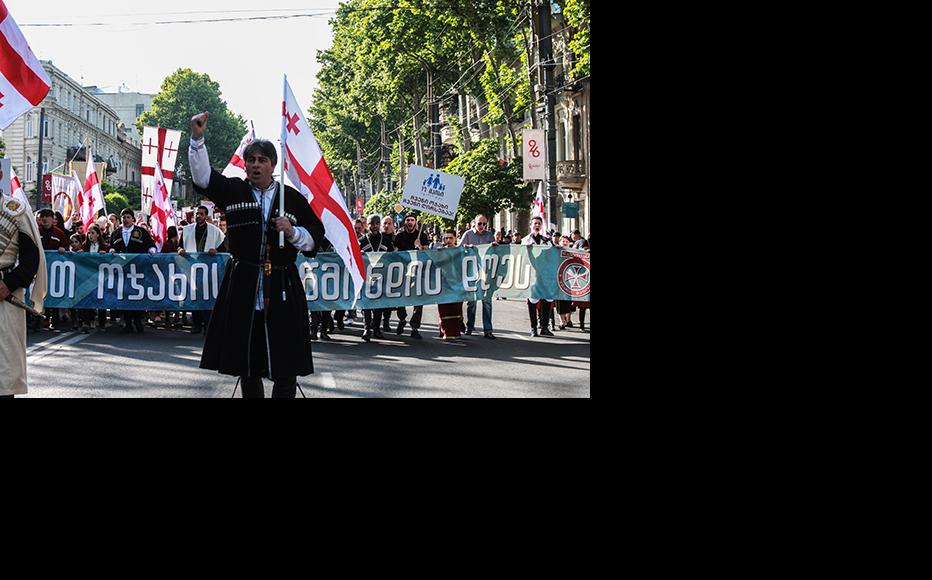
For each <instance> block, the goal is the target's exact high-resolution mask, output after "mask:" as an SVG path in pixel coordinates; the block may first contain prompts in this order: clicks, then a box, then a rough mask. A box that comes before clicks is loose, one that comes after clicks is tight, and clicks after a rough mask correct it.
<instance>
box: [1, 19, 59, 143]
mask: <svg viewBox="0 0 932 580" xmlns="http://www.w3.org/2000/svg"><path fill="white" fill-rule="evenodd" d="M51 87H52V81H51V80H50V79H49V75H48V74H46V72H45V69H44V68H42V64H41V63H40V62H39V59H38V58H36V55H35V54H33V53H32V49H30V48H29V45H28V44H27V43H26V38H25V37H24V36H23V33H22V32H20V30H19V26H17V25H16V21H15V20H13V17H12V16H11V15H10V12H9V10H7V8H6V4H4V3H3V0H0V131H2V130H4V129H6V128H7V127H9V126H10V125H12V124H13V122H14V121H16V119H19V118H20V117H21V116H23V115H24V114H25V113H26V112H27V111H29V110H31V109H32V108H33V107H36V106H38V105H39V103H41V102H42V100H43V99H45V95H47V94H49V89H51Z"/></svg>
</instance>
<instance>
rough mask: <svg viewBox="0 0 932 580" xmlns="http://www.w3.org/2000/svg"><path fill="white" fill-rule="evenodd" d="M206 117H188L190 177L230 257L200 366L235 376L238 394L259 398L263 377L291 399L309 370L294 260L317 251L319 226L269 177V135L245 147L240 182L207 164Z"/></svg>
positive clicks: (274, 157) (274, 161)
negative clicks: (214, 212) (222, 230)
mask: <svg viewBox="0 0 932 580" xmlns="http://www.w3.org/2000/svg"><path fill="white" fill-rule="evenodd" d="M207 122H208V114H207V113H201V114H200V115H197V116H195V117H193V118H192V119H191V143H190V147H189V149H188V159H189V161H190V167H191V175H192V177H193V181H194V189H195V191H196V192H198V193H200V194H202V195H204V196H206V197H207V198H208V199H210V200H211V201H213V202H214V203H215V204H216V205H217V207H218V208H219V209H220V210H221V211H223V212H224V214H225V215H226V218H227V222H228V223H229V230H228V231H227V234H228V235H227V240H228V241H229V250H230V253H231V254H232V255H233V259H232V260H231V261H230V263H229V265H228V266H227V269H226V271H225V272H224V276H223V283H222V284H221V288H220V293H219V296H218V298H217V302H216V306H215V307H214V311H213V314H212V318H211V324H210V325H209V326H208V327H207V340H206V342H205V344H204V353H203V356H202V357H201V368H204V369H212V370H215V371H219V372H220V373H221V374H224V375H231V376H238V377H240V380H241V381H242V385H243V398H262V397H264V396H265V389H264V385H263V382H262V379H263V378H266V379H270V380H272V381H273V383H274V387H273V390H272V397H273V398H292V399H293V398H294V397H295V396H296V395H297V386H298V383H297V377H299V376H302V377H303V376H307V375H310V374H312V373H313V372H314V361H313V355H312V352H311V341H310V321H309V315H308V307H307V297H306V295H305V290H304V284H302V283H301V278H300V277H299V275H298V268H297V266H296V265H295V261H296V260H297V257H298V252H302V253H304V255H306V256H309V257H312V256H314V255H315V254H316V252H317V248H318V245H319V244H320V242H321V241H322V240H323V238H324V225H323V223H322V222H321V221H320V218H318V217H317V216H316V215H315V214H314V212H313V211H312V210H311V206H310V205H309V204H308V202H307V199H305V197H304V196H303V195H301V194H300V193H299V192H298V191H297V190H295V189H294V188H292V187H287V186H285V185H284V184H280V183H278V182H276V181H275V180H274V179H273V177H272V172H273V170H274V169H275V167H276V165H278V153H277V152H276V150H275V146H274V145H273V144H272V143H270V142H269V141H265V140H256V141H253V142H252V143H250V144H249V145H248V146H247V147H246V149H245V151H244V152H243V159H244V160H245V163H246V179H245V180H243V179H240V178H228V177H224V176H223V175H222V174H220V172H218V171H216V170H212V169H211V166H210V158H209V157H208V154H207V147H206V146H205V144H204V138H205V131H206V129H207ZM282 196H284V205H285V211H284V214H285V215H281V210H280V207H281V201H282ZM282 232H283V233H284V235H285V240H286V242H285V244H284V248H282V247H280V246H279V235H280V233H282Z"/></svg>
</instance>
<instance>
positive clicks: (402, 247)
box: [389, 213, 430, 340]
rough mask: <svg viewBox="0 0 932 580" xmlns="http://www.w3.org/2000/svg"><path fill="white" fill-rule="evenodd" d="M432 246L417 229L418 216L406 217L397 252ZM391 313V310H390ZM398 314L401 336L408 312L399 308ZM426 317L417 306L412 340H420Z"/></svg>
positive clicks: (398, 333)
mask: <svg viewBox="0 0 932 580" xmlns="http://www.w3.org/2000/svg"><path fill="white" fill-rule="evenodd" d="M429 245H430V240H429V239H428V237H427V233H426V232H424V231H419V230H418V227H417V216H416V215H414V214H413V213H409V214H408V215H406V216H405V221H404V228H403V229H402V230H401V231H400V232H398V233H397V234H396V235H395V250H396V251H400V252H407V251H411V250H426V249H427V248H428V246H429ZM389 311H390V310H389ZM396 312H397V314H398V328H397V329H396V331H395V334H397V335H398V336H401V335H402V334H404V331H405V324H407V321H408V311H407V310H405V307H404V306H399V307H398V310H397V311H396ZM423 316H424V307H423V306H415V307H414V313H413V314H412V315H411V338H416V339H418V340H420V339H421V338H422V337H421V333H420V332H419V331H418V329H419V328H421V318H422V317H423Z"/></svg>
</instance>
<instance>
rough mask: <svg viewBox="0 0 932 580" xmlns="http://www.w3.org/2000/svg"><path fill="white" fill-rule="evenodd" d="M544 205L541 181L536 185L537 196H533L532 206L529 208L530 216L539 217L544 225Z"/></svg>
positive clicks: (545, 220)
mask: <svg viewBox="0 0 932 580" xmlns="http://www.w3.org/2000/svg"><path fill="white" fill-rule="evenodd" d="M546 207H547V206H546V205H544V182H543V181H541V182H540V185H538V186H537V197H536V198H534V206H533V208H532V209H531V217H532V218H536V217H539V218H541V219H542V220H544V225H546V224H547V209H546Z"/></svg>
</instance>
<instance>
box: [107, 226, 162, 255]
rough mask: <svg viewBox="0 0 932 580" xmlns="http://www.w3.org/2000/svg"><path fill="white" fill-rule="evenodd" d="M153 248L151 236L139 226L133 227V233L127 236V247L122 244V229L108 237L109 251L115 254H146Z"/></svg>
mask: <svg viewBox="0 0 932 580" xmlns="http://www.w3.org/2000/svg"><path fill="white" fill-rule="evenodd" d="M154 247H155V242H153V241H152V236H150V235H149V232H147V231H146V230H144V229H142V228H141V227H139V226H133V232H132V233H131V234H130V235H129V246H127V245H126V244H125V243H124V242H123V228H120V229H118V230H117V231H115V232H113V235H112V236H110V249H112V250H113V251H114V252H115V253H117V254H147V253H149V250H150V249H152V248H154Z"/></svg>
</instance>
